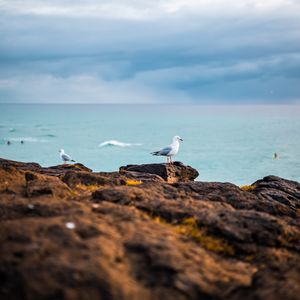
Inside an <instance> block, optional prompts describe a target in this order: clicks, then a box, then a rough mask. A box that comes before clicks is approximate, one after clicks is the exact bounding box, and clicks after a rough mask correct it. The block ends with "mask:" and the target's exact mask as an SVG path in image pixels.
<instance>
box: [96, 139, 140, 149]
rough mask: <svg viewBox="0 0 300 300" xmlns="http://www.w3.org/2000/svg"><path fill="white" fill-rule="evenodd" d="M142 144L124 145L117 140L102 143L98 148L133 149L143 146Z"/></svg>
mask: <svg viewBox="0 0 300 300" xmlns="http://www.w3.org/2000/svg"><path fill="white" fill-rule="evenodd" d="M141 145H142V144H131V143H124V142H120V141H117V140H109V141H105V142H103V143H100V144H99V145H98V147H100V148H103V147H107V146H114V147H131V146H141Z"/></svg>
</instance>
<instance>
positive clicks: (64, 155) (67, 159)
mask: <svg viewBox="0 0 300 300" xmlns="http://www.w3.org/2000/svg"><path fill="white" fill-rule="evenodd" d="M61 157H62V159H63V160H64V161H69V160H72V158H71V157H70V156H69V155H68V154H62V156H61Z"/></svg>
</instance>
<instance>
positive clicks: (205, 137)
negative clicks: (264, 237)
mask: <svg viewBox="0 0 300 300" xmlns="http://www.w3.org/2000/svg"><path fill="white" fill-rule="evenodd" d="M174 135H180V136H181V137H182V138H183V139H184V141H183V143H182V145H181V148H180V151H179V153H178V155H177V157H176V160H180V161H182V162H183V163H185V164H189V165H191V166H193V167H195V168H197V169H198V170H199V171H200V177H199V178H198V180H203V181H224V182H225V181H226V182H227V181H229V182H233V183H236V184H249V183H252V182H253V181H255V180H256V179H259V178H261V177H263V176H265V175H269V174H274V175H278V176H281V177H285V178H288V179H292V180H297V181H300V159H299V154H300V106H200V105H199V106H196V105H187V106H183V105H178V106H173V105H170V106H167V105H0V157H3V158H8V159H13V160H18V161H26V162H30V161H34V162H38V163H40V164H41V165H43V166H50V165H56V164H59V163H61V161H60V157H59V154H58V150H59V149H60V148H63V149H65V151H66V153H68V154H70V155H71V156H72V157H73V158H74V159H75V160H76V161H78V162H81V163H83V164H84V165H86V166H88V167H90V168H92V169H93V170H95V171H112V170H118V168H119V167H120V166H122V165H126V164H141V163H151V162H163V161H165V158H164V157H153V156H151V155H150V154H149V153H150V152H151V151H155V150H159V149H160V148H161V147H163V146H166V145H168V144H170V143H171V140H172V137H173V136H174ZM7 140H10V141H11V145H7V144H6V141H7ZM20 140H24V144H21V143H20ZM110 140H116V141H118V142H121V143H126V144H130V145H123V147H122V144H121V145H118V146H109V145H106V146H102V147H99V144H101V143H104V142H106V141H110ZM274 152H277V153H278V154H279V159H273V154H274Z"/></svg>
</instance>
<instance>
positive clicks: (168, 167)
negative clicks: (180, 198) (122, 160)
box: [120, 161, 199, 183]
mask: <svg viewBox="0 0 300 300" xmlns="http://www.w3.org/2000/svg"><path fill="white" fill-rule="evenodd" d="M127 172H138V173H144V174H155V175H158V176H160V177H161V178H163V179H164V180H165V181H167V182H168V183H175V182H187V181H192V180H194V179H196V178H197V177H198V176H199V173H198V171H197V170H195V169H194V168H192V167H190V166H185V165H184V164H182V163H181V162H178V161H176V162H174V163H173V164H145V165H127V166H125V167H121V168H120V173H127Z"/></svg>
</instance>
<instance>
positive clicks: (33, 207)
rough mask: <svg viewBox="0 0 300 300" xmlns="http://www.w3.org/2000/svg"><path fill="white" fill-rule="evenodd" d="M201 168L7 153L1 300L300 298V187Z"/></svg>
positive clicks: (0, 206) (0, 208) (0, 231)
mask: <svg viewBox="0 0 300 300" xmlns="http://www.w3.org/2000/svg"><path fill="white" fill-rule="evenodd" d="M172 167H173V169H172ZM197 176H198V173H197V171H196V170H194V169H193V168H191V167H186V166H184V165H182V164H181V163H178V162H176V163H175V164H174V166H166V165H165V164H151V165H142V166H126V167H122V168H121V169H120V172H113V173H105V172H99V173H93V172H92V171H91V170H90V169H88V168H86V167H85V166H83V165H80V164H75V165H65V166H56V167H51V168H42V167H41V166H39V165H38V164H35V163H19V162H14V161H8V160H4V159H0V299H9V300H17V299H26V300H29V299H55V300H60V299H68V300H79V299H89V300H94V299H105V300H109V299H116V300H119V299H125V300H127V299H128V300H129V299H130V300H132V299H133V300H135V299H136V300H140V299H143V300H148V299H154V300H155V299H166V300H169V299H170V300H174V299H179V300H180V299H197V300H201V299H210V300H211V299H234V300H240V299H246V300H250V299H264V300H265V299H272V300H277V299H278V300H282V299H287V300H289V299H290V300H292V299H295V300H296V299H299V295H300V284H299V278H300V254H299V253H300V218H299V213H300V184H299V183H297V182H293V181H289V180H285V179H282V178H279V177H275V176H268V177H265V178H263V179H261V180H258V181H257V182H255V183H254V184H252V185H251V186H247V187H243V188H240V187H238V186H235V185H233V184H231V183H216V182H213V183H212V182H209V183H208V182H200V181H199V182H197V181H192V180H193V179H195V178H196V177H197ZM170 182H171V183H170Z"/></svg>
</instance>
